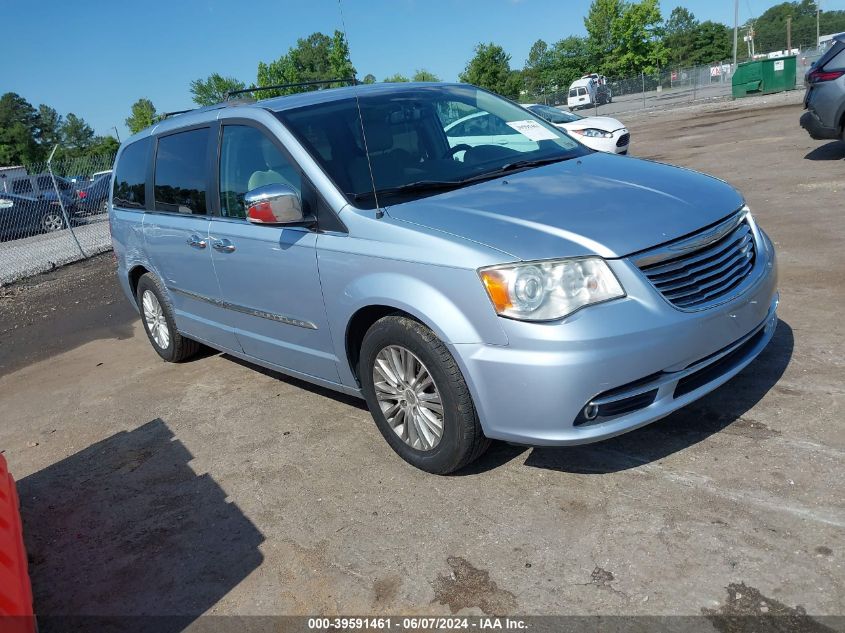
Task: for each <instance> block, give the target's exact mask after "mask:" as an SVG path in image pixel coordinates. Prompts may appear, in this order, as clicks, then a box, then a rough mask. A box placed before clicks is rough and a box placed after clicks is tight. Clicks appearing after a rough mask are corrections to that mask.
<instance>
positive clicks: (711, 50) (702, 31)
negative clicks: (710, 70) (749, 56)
mask: <svg viewBox="0 0 845 633" xmlns="http://www.w3.org/2000/svg"><path fill="white" fill-rule="evenodd" d="M692 42H693V46H692V50H691V51H690V54H689V56H688V58H687V60H688V61H687V63H688V64H690V65H692V66H699V65H702V64H711V63H713V62H720V61H725V60H728V59H730V58H731V57H732V56H733V29H731V28H728V27H727V26H725V25H724V24H721V23H719V22H711V21H710V20H708V21H706V22H702V23H701V24H699V25H698V26H696V28H695V30H694V31H693V32H692Z"/></svg>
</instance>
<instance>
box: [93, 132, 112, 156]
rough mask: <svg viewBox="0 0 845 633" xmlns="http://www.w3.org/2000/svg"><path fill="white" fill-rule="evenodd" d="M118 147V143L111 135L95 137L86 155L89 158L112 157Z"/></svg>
mask: <svg viewBox="0 0 845 633" xmlns="http://www.w3.org/2000/svg"><path fill="white" fill-rule="evenodd" d="M119 147H120V142H119V141H118V140H117V139H116V138H115V137H113V136H111V135H106V136H95V137H94V141H93V142H92V143H91V146H90V147H89V148H88V152H87V153H88V155H90V156H114V155H115V154H117V150H118V148H119Z"/></svg>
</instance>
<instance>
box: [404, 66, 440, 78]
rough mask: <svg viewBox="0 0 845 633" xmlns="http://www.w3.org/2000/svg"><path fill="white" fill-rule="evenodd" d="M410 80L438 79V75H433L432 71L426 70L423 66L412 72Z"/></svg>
mask: <svg viewBox="0 0 845 633" xmlns="http://www.w3.org/2000/svg"><path fill="white" fill-rule="evenodd" d="M411 81H440V77H438V76H437V75H435V74H434V73H433V72H430V71H428V70H426V69H425V68H419V69H417V71H416V72H415V73H414V76H413V78H412V79H411Z"/></svg>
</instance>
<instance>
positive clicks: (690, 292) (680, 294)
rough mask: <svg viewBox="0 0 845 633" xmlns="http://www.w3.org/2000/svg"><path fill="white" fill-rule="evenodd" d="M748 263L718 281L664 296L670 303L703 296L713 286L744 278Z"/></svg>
mask: <svg viewBox="0 0 845 633" xmlns="http://www.w3.org/2000/svg"><path fill="white" fill-rule="evenodd" d="M747 262H748V260H746V263H745V264H743V265H742V266H741V267H739V268H735V269H733V270H729V271H728V272H726V273H725V274H724V275H720V276H719V277H717V278H716V279H713V280H711V281H708V282H707V283H706V284H692V286H693V287H692V288H689V289H687V290H684V291H675V292H667V293H664V294H665V295H666V297H667V298H668V299H669V300H670V301H675V300H677V299H683V298H684V297H687V296H689V295H697V294H703V293H704V291H705V290H707V289H708V288H711V287H713V286H718V285H719V284H721V283H722V282H729V281H730V280H731V279H732V278H733V279H736V278H737V277H742V276H743V275H744V273H747V272H748V271H747V270H745V268H747V267H748V263H747Z"/></svg>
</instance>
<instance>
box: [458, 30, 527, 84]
mask: <svg viewBox="0 0 845 633" xmlns="http://www.w3.org/2000/svg"><path fill="white" fill-rule="evenodd" d="M510 59H511V56H510V55H508V54H507V53H506V52H505V49H503V48H502V47H501V46H499V45H497V44H493V43H492V42H491V43H489V44H478V45H477V46H476V47H475V56H474V57H473V58H472V59H471V60H469V62H467V65H466V68H465V69H464V72H462V73H461V74H460V77H459V78H460V80H461V81H462V82H464V83H469V84H473V85H476V86H479V87H480V88H486V89H487V90H491V91H493V92H496V93H498V94H500V95H502V96H505V97H511V98H515V97H517V96H518V95H519V87H520V78H519V75H518V74H516V75H515V74H514V73H513V72H512V71H511V67H510Z"/></svg>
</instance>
